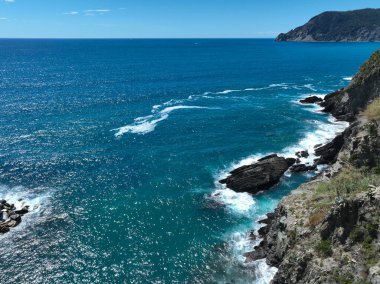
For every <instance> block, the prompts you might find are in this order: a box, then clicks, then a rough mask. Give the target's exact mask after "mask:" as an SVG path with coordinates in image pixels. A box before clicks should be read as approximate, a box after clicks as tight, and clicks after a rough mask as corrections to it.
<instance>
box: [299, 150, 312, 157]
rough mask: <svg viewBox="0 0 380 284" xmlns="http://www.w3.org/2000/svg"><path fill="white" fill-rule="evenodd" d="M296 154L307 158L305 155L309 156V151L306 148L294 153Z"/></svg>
mask: <svg viewBox="0 0 380 284" xmlns="http://www.w3.org/2000/svg"><path fill="white" fill-rule="evenodd" d="M296 156H297V157H298V158H307V157H309V152H308V151H307V150H303V151H298V152H297V153H296Z"/></svg>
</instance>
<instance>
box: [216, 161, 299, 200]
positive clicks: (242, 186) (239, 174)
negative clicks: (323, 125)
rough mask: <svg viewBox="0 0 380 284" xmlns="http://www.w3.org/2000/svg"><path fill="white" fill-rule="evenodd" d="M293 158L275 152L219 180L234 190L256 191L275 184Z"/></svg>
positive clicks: (289, 165)
mask: <svg viewBox="0 0 380 284" xmlns="http://www.w3.org/2000/svg"><path fill="white" fill-rule="evenodd" d="M295 161H296V160H295V159H293V158H287V159H286V158H284V157H279V156H277V155H276V154H272V155H269V156H266V157H264V158H261V159H259V160H258V161H257V162H256V163H253V164H252V165H248V166H242V167H240V168H237V169H235V170H233V171H231V172H230V174H231V175H230V176H228V177H227V178H226V179H223V180H220V181H219V182H220V183H222V184H226V185H227V187H229V188H231V189H232V190H234V191H236V192H249V193H253V194H255V193H257V192H259V191H262V190H267V189H269V188H270V187H272V186H273V185H275V184H277V183H278V182H279V180H280V178H281V177H282V176H283V174H284V173H285V171H286V170H288V169H289V167H291V166H292V165H293V164H294V163H295Z"/></svg>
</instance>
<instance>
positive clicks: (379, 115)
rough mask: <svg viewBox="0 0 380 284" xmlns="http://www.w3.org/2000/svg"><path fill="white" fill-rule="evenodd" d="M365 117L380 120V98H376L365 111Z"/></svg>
mask: <svg viewBox="0 0 380 284" xmlns="http://www.w3.org/2000/svg"><path fill="white" fill-rule="evenodd" d="M364 115H365V116H366V117H368V119H370V120H379V119H380V98H376V99H374V100H373V102H372V103H370V104H369V105H368V107H367V109H366V110H365V111H364Z"/></svg>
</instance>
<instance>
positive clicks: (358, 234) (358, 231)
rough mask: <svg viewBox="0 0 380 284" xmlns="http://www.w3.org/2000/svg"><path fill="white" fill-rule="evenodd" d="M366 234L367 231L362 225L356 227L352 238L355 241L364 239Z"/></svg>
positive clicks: (351, 235) (351, 234)
mask: <svg viewBox="0 0 380 284" xmlns="http://www.w3.org/2000/svg"><path fill="white" fill-rule="evenodd" d="M364 236H365V232H364V230H363V229H362V228H360V227H355V228H354V229H353V230H352V231H351V233H350V239H351V240H352V241H353V242H355V243H357V242H361V241H363V239H364Z"/></svg>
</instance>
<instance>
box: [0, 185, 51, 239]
mask: <svg viewBox="0 0 380 284" xmlns="http://www.w3.org/2000/svg"><path fill="white" fill-rule="evenodd" d="M0 199H5V200H6V201H7V202H8V203H10V204H14V205H15V207H16V209H17V210H20V209H21V208H22V207H24V206H26V205H28V206H29V213H27V214H25V215H24V216H23V218H22V222H21V224H20V225H19V226H17V227H16V228H14V229H12V230H11V233H12V232H17V231H18V230H22V229H23V228H25V227H27V226H28V225H29V224H31V223H33V222H36V221H38V219H39V217H40V216H41V215H42V214H43V213H44V212H46V211H47V210H48V209H50V207H49V203H50V193H49V190H46V189H41V190H31V189H28V188H25V187H23V186H17V187H8V186H5V185H0ZM8 235H9V234H5V235H3V236H2V237H1V238H3V237H7V236H8Z"/></svg>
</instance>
